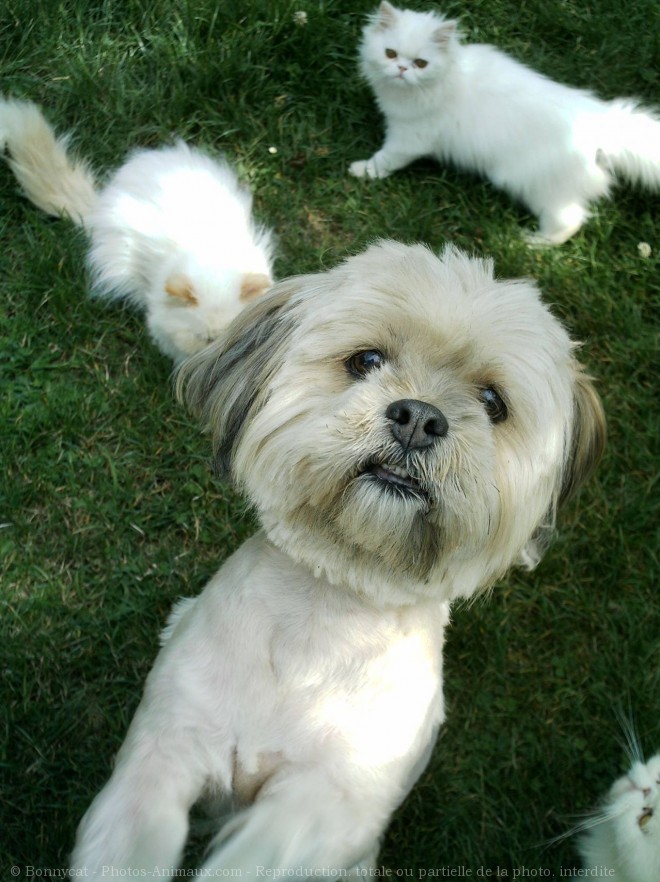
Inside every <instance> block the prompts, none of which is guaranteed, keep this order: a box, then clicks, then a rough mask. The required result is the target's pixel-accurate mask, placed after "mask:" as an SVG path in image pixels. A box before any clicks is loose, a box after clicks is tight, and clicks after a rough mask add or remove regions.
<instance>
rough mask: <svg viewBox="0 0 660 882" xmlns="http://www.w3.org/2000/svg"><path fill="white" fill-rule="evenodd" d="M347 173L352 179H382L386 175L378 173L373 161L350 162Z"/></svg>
mask: <svg viewBox="0 0 660 882" xmlns="http://www.w3.org/2000/svg"><path fill="white" fill-rule="evenodd" d="M348 171H349V172H350V174H352V175H353V177H354V178H384V177H386V173H384V172H379V170H378V168H377V166H376V163H375V162H374V161H373V159H360V160H358V161H357V162H352V163H351V164H350V166H349V169H348Z"/></svg>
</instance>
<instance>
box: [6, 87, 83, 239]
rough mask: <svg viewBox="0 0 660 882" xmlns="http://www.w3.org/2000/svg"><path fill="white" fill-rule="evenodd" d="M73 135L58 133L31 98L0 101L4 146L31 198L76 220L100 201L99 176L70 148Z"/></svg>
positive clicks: (48, 210) (56, 213)
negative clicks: (97, 183)
mask: <svg viewBox="0 0 660 882" xmlns="http://www.w3.org/2000/svg"><path fill="white" fill-rule="evenodd" d="M69 141H70V136H68V135H64V136H62V137H59V138H58V137H57V135H56V134H55V132H54V131H53V129H52V127H51V126H50V125H49V124H48V122H47V121H46V119H45V118H44V116H43V114H42V112H41V111H40V110H39V108H38V107H37V106H36V105H35V104H33V103H32V102H31V101H16V100H12V99H8V100H5V99H0V148H1V149H2V150H8V151H9V155H8V157H7V162H8V163H9V166H10V168H11V170H12V171H13V173H14V175H15V176H16V180H17V181H18V183H19V184H20V185H21V187H22V188H23V190H24V191H25V195H26V196H27V197H28V199H30V201H31V202H34V204H35V205H36V206H37V207H38V208H40V209H41V210H42V211H45V212H46V214H50V215H54V216H55V217H63V216H67V217H69V218H71V220H72V221H74V223H76V224H84V223H85V219H86V218H87V217H88V216H89V214H90V212H91V211H92V209H93V208H94V207H95V205H96V201H97V193H96V180H95V176H94V173H93V172H92V171H91V169H90V167H89V165H88V164H87V163H86V162H85V161H84V160H82V159H76V158H73V157H72V156H71V154H70V152H69Z"/></svg>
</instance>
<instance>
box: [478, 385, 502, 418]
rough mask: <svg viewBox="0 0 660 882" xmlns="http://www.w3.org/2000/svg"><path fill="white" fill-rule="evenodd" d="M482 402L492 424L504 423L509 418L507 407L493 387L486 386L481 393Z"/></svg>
mask: <svg viewBox="0 0 660 882" xmlns="http://www.w3.org/2000/svg"><path fill="white" fill-rule="evenodd" d="M480 396H481V400H482V401H483V403H484V406H485V408H486V413H487V414H488V418H489V419H490V421H491V423H503V422H504V420H505V419H506V418H507V417H508V416H509V411H508V410H507V406H506V404H505V403H504V401H503V400H502V398H501V396H500V395H499V393H498V392H496V391H495V389H493V387H492V386H486V387H485V388H484V389H482V390H481V392H480Z"/></svg>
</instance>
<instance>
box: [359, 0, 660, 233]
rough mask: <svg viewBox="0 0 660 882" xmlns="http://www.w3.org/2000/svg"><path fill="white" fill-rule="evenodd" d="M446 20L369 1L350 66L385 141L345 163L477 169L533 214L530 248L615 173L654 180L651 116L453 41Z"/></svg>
mask: <svg viewBox="0 0 660 882" xmlns="http://www.w3.org/2000/svg"><path fill="white" fill-rule="evenodd" d="M456 27H457V23H456V22H455V21H447V20H445V19H444V18H443V17H441V16H438V15H435V14H434V13H432V12H412V11H410V10H407V9H405V10H404V9H397V8H395V7H394V6H392V5H391V4H390V3H387V2H383V3H381V5H380V7H379V9H378V10H377V11H376V12H375V13H374V14H373V15H372V16H371V18H370V20H369V23H368V24H367V26H366V27H365V29H364V35H363V41H362V45H361V50H360V55H361V67H362V72H363V74H364V76H365V77H366V78H367V80H368V81H369V83H370V85H371V87H372V89H373V91H374V93H375V96H376V100H377V102H378V105H379V107H380V109H381V111H382V112H383V114H384V116H385V119H386V124H387V125H386V136H385V143H384V144H383V146H382V147H381V149H380V150H379V151H378V152H377V153H375V154H374V155H373V156H372V157H371V159H368V160H364V161H360V162H354V163H353V164H352V165H351V167H350V171H351V174H353V175H355V176H356V177H364V176H367V177H370V178H384V177H386V176H387V175H389V174H391V173H392V172H393V171H396V170H397V169H400V168H403V167H404V166H406V165H408V164H409V163H411V162H413V160H416V159H419V158H421V157H425V156H428V157H433V158H434V159H437V160H438V161H440V162H445V161H451V162H453V163H454V164H455V165H457V166H458V167H460V168H463V169H466V170H469V171H475V172H478V173H480V174H483V175H486V176H487V177H488V178H489V180H490V181H491V182H492V183H493V184H494V185H495V186H497V187H500V188H502V189H503V190H506V191H507V192H508V193H509V194H510V195H511V196H513V197H514V198H516V199H518V200H520V202H522V203H523V204H524V205H526V206H527V207H528V208H529V210H530V211H531V212H532V213H533V214H535V215H536V216H537V217H538V219H539V230H538V233H536V234H533V235H530V236H528V237H527V238H528V241H530V242H531V243H533V244H537V245H559V244H561V243H562V242H565V241H566V240H567V239H568V238H569V237H570V236H572V235H573V234H574V233H576V232H577V230H579V228H580V227H581V226H582V224H583V223H584V221H585V220H586V219H587V218H588V216H589V211H588V206H589V203H591V202H593V201H594V200H596V199H599V198H601V197H603V196H606V195H607V193H608V192H609V190H610V187H611V185H612V182H613V180H614V174H615V173H621V174H622V175H624V176H625V177H627V178H629V179H630V180H632V181H637V182H639V183H641V184H643V185H645V186H646V187H648V188H651V189H656V190H657V189H659V188H660V117H659V116H658V114H657V113H656V112H653V111H645V110H643V109H641V108H640V107H639V105H638V104H637V102H635V101H634V100H629V99H616V100H614V101H601V100H600V99H599V98H597V97H596V96H595V95H593V94H591V93H590V92H586V91H582V90H580V89H574V88H571V87H569V86H564V85H561V84H560V83H555V82H553V81H552V80H549V79H548V78H547V77H545V76H543V75H541V74H539V73H536V72H535V71H533V70H530V69H529V68H528V67H525V66H524V65H523V64H520V63H519V62H517V61H515V60H514V59H513V58H510V57H509V56H508V55H505V54H504V53H503V52H500V51H499V50H498V49H496V48H495V47H494V46H487V45H477V44H473V45H467V46H464V45H462V44H461V43H460V42H459V39H458V36H457V33H456Z"/></svg>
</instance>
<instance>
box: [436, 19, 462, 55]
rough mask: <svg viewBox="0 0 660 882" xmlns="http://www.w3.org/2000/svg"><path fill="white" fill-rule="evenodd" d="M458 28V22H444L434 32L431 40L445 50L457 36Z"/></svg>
mask: <svg viewBox="0 0 660 882" xmlns="http://www.w3.org/2000/svg"><path fill="white" fill-rule="evenodd" d="M457 28H458V22H457V21H453V20H451V21H443V22H442V24H441V25H439V26H438V27H437V28H436V29H435V30H434V31H433V33H432V34H431V39H432V40H433V42H434V43H435V44H436V45H438V46H440V47H441V48H443V49H444V48H445V47H446V46H448V45H449V44H450V42H451V40H452V38H453V37H454V36H455V34H456V30H457Z"/></svg>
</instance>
